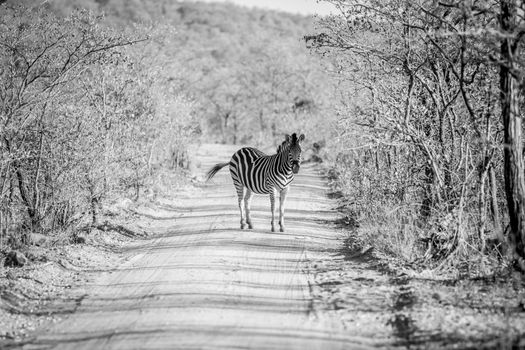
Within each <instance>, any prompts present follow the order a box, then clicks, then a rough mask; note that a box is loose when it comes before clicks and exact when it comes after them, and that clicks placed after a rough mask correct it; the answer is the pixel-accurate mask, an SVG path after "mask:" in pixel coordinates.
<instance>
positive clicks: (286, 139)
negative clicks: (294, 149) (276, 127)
mask: <svg viewBox="0 0 525 350" xmlns="http://www.w3.org/2000/svg"><path fill="white" fill-rule="evenodd" d="M284 140H285V141H286V142H290V135H288V134H286V135H284Z"/></svg>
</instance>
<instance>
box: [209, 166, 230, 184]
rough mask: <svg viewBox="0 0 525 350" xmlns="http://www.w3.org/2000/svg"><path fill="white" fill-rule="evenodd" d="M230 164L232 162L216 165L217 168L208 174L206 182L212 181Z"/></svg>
mask: <svg viewBox="0 0 525 350" xmlns="http://www.w3.org/2000/svg"><path fill="white" fill-rule="evenodd" d="M228 164H230V162H226V163H219V164H215V166H214V167H213V168H211V169H210V170H209V171H208V172H207V173H206V182H208V181H210V179H211V178H212V177H214V176H215V174H217V172H218V171H219V170H221V169H222V168H224V167H225V166H226V165H228Z"/></svg>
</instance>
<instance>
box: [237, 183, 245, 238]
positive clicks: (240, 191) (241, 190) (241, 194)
mask: <svg viewBox="0 0 525 350" xmlns="http://www.w3.org/2000/svg"><path fill="white" fill-rule="evenodd" d="M235 188H236V189H237V197H238V199H239V210H240V212H241V230H244V227H245V226H246V221H245V220H244V207H243V205H242V200H243V199H244V186H242V185H238V186H235Z"/></svg>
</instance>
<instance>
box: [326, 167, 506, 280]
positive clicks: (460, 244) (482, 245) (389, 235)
mask: <svg viewBox="0 0 525 350" xmlns="http://www.w3.org/2000/svg"><path fill="white" fill-rule="evenodd" d="M325 176H326V177H327V179H328V181H329V184H330V186H331V191H332V192H331V196H333V197H335V198H337V199H338V201H339V204H340V205H339V206H338V210H339V211H340V212H341V214H342V215H343V216H344V217H345V218H347V219H346V220H345V221H346V225H345V228H346V229H347V231H348V235H349V237H348V241H352V243H351V244H352V245H353V246H355V247H357V248H356V249H357V250H361V249H367V247H371V248H372V251H373V253H372V254H373V255H374V256H375V257H376V258H378V259H379V260H381V261H382V262H383V263H385V264H386V265H388V266H389V269H390V270H392V271H396V272H402V273H404V274H407V275H410V276H419V277H424V278H433V279H465V278H467V279H468V278H483V277H487V276H492V275H509V274H512V273H513V264H512V254H509V252H508V251H509V249H508V245H507V243H506V242H505V239H504V237H503V235H501V234H500V235H498V234H497V233H494V232H496V230H492V231H488V230H487V231H486V232H485V235H486V236H485V237H483V238H481V237H480V236H479V233H478V232H477V231H476V229H475V228H476V227H477V224H476V223H477V222H479V218H478V217H477V214H476V213H475V210H470V211H469V210H467V209H464V210H463V211H462V212H461V213H459V212H458V211H457V210H453V211H447V210H446V209H440V208H437V209H436V208H434V209H433V210H432V211H431V213H430V215H429V216H428V217H427V218H426V219H424V220H422V219H421V216H420V212H419V208H420V204H418V203H416V204H410V205H398V204H393V203H391V202H389V201H388V200H386V199H385V198H377V199H374V198H373V196H369V195H368V194H366V195H365V196H363V197H359V196H360V192H359V191H358V190H357V189H356V188H357V184H354V183H352V182H351V181H352V180H351V177H350V176H348V174H344V173H342V172H341V171H340V170H336V169H334V168H326V167H325ZM334 194H337V195H336V196H334Z"/></svg>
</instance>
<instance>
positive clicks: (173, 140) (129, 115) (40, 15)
mask: <svg viewBox="0 0 525 350" xmlns="http://www.w3.org/2000/svg"><path fill="white" fill-rule="evenodd" d="M1 10H2V11H1V16H0V27H1V30H0V47H1V50H0V62H1V70H0V75H1V76H0V84H1V85H0V122H1V127H0V149H1V151H2V156H1V158H0V174H1V175H0V179H1V183H0V186H1V187H0V229H1V232H2V235H1V238H2V239H5V238H9V239H10V240H11V241H12V242H15V243H16V242H20V241H22V242H26V243H27V241H28V236H27V233H29V232H31V231H33V232H35V231H37V232H48V231H49V230H56V229H60V228H66V227H69V226H70V225H71V224H73V223H76V222H79V221H80V220H81V219H82V218H84V217H86V216H88V215H89V217H90V220H91V221H92V222H93V223H94V224H96V222H97V212H98V210H99V207H100V205H101V202H102V201H103V200H104V199H105V198H107V197H109V196H111V194H112V193H115V192H119V193H124V194H125V193H127V192H129V193H130V195H131V193H133V196H134V197H136V198H137V197H138V196H139V195H140V193H141V189H142V188H143V187H144V186H145V185H146V184H148V182H151V181H152V179H154V178H155V176H159V171H160V170H159V169H161V168H169V167H171V168H173V167H177V166H178V164H179V162H178V160H177V159H174V158H175V157H174V155H178V154H181V151H184V148H183V147H182V145H185V144H186V143H187V139H188V138H189V137H190V136H191V135H192V134H193V131H194V130H195V129H196V123H195V122H194V120H193V116H192V112H193V109H194V108H193V104H192V103H191V102H189V100H188V99H187V98H186V97H184V95H183V94H182V93H181V92H180V91H179V90H175V89H174V84H172V83H170V81H169V80H168V79H167V78H166V77H165V76H164V75H163V71H162V68H163V66H164V64H165V62H166V60H167V57H166V56H163V55H158V54H156V52H155V51H157V50H158V49H159V47H161V46H162V45H169V44H170V37H169V35H167V34H172V33H171V32H170V31H169V28H146V27H141V28H140V30H136V29H135V30H119V31H117V30H114V29H111V28H109V27H107V26H106V25H103V23H102V21H103V17H101V16H98V15H95V14H93V13H92V12H89V11H85V10H82V11H73V12H72V13H71V14H69V15H67V16H66V17H62V16H58V15H56V14H54V13H53V12H52V11H48V10H46V9H45V8H43V7H35V8H26V7H23V6H12V5H9V4H4V5H2V9H1ZM161 29H162V30H161Z"/></svg>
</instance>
